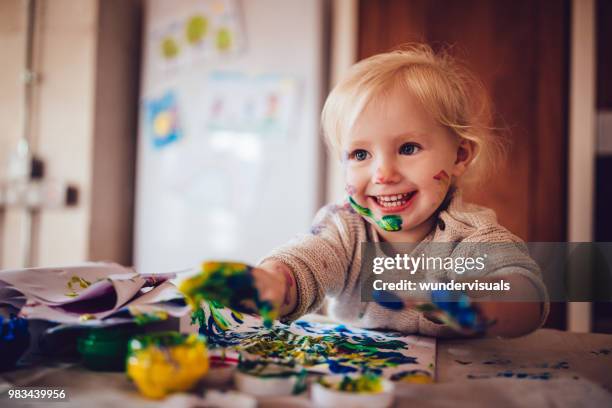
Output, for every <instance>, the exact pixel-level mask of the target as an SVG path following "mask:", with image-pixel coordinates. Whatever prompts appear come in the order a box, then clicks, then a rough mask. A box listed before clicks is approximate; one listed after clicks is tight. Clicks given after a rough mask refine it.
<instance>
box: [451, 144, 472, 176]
mask: <svg viewBox="0 0 612 408" xmlns="http://www.w3.org/2000/svg"><path fill="white" fill-rule="evenodd" d="M475 150H476V146H474V142H472V141H471V140H468V139H463V138H462V139H461V141H460V142H459V146H457V159H456V160H455V165H454V166H453V176H455V177H459V176H461V175H463V173H465V171H466V170H467V168H468V166H469V165H470V162H471V161H472V159H473V158H474V153H475Z"/></svg>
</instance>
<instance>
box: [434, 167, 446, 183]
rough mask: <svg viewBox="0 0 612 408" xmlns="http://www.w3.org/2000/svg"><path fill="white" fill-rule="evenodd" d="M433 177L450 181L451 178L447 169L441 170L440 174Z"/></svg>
mask: <svg viewBox="0 0 612 408" xmlns="http://www.w3.org/2000/svg"><path fill="white" fill-rule="evenodd" d="M433 178H434V180H438V181H448V179H450V177H449V176H448V173H447V172H446V171H445V170H440V171H439V172H438V174H436V175H435V176H433Z"/></svg>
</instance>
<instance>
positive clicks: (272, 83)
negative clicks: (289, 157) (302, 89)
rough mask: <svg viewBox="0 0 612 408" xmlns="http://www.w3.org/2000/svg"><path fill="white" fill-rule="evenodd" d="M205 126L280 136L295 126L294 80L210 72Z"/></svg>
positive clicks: (211, 131) (209, 129) (213, 129)
mask: <svg viewBox="0 0 612 408" xmlns="http://www.w3.org/2000/svg"><path fill="white" fill-rule="evenodd" d="M206 89H207V93H208V97H207V101H206V102H205V104H204V106H205V115H206V125H205V127H206V129H207V133H208V134H209V135H214V134H215V133H219V132H221V133H223V134H228V133H238V134H252V135H256V136H258V137H261V138H263V139H265V140H269V139H279V138H280V139H282V138H286V137H288V136H289V134H290V129H291V126H292V125H295V119H296V117H297V115H296V114H297V107H298V106H297V105H298V83H297V81H296V80H295V79H294V78H291V77H287V76H282V75H275V74H267V75H255V76H250V75H247V74H245V73H240V72H220V71H217V72H213V73H212V74H210V76H209V78H208V82H207V86H206Z"/></svg>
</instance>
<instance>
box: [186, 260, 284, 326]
mask: <svg viewBox="0 0 612 408" xmlns="http://www.w3.org/2000/svg"><path fill="white" fill-rule="evenodd" d="M252 270H253V268H252V267H251V266H249V265H246V264H243V263H232V262H205V263H204V264H202V271H201V272H200V273H199V274H198V275H196V276H194V277H192V278H190V279H187V280H185V281H183V283H181V285H180V287H179V290H180V291H181V292H182V293H183V294H184V295H185V297H186V298H187V301H188V303H189V304H190V305H191V308H192V310H194V311H197V310H198V309H199V308H200V304H201V302H202V301H208V302H210V301H213V302H216V303H215V304H213V305H212V306H213V309H219V306H227V307H230V308H231V309H233V310H236V311H239V312H241V311H243V312H247V313H249V312H253V311H252V310H249V309H248V308H247V307H246V306H245V304H244V302H245V301H252V302H253V303H254V304H255V307H256V308H257V310H256V312H258V313H259V314H260V315H261V316H262V317H263V319H264V325H265V326H266V327H271V326H272V321H273V320H274V319H275V318H276V317H277V315H278V311H277V310H275V309H274V307H273V305H272V304H271V303H270V302H269V301H266V300H262V299H260V298H259V291H258V290H257V288H256V287H255V283H254V278H253V273H252ZM213 315H214V314H213V313H211V316H213ZM213 319H215V323H216V324H217V325H218V327H221V328H223V327H229V325H228V324H227V322H225V321H223V320H224V319H221V317H219V314H216V315H215V316H214V317H213ZM224 330H227V329H224Z"/></svg>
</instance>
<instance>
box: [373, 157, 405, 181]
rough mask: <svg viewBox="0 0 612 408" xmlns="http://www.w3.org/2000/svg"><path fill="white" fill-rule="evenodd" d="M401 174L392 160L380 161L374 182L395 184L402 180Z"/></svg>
mask: <svg viewBox="0 0 612 408" xmlns="http://www.w3.org/2000/svg"><path fill="white" fill-rule="evenodd" d="M400 178H401V175H400V174H399V172H398V171H397V169H396V168H395V165H394V164H393V163H391V162H390V161H381V162H380V163H378V166H377V168H376V171H375V172H374V184H395V183H399V182H400Z"/></svg>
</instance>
